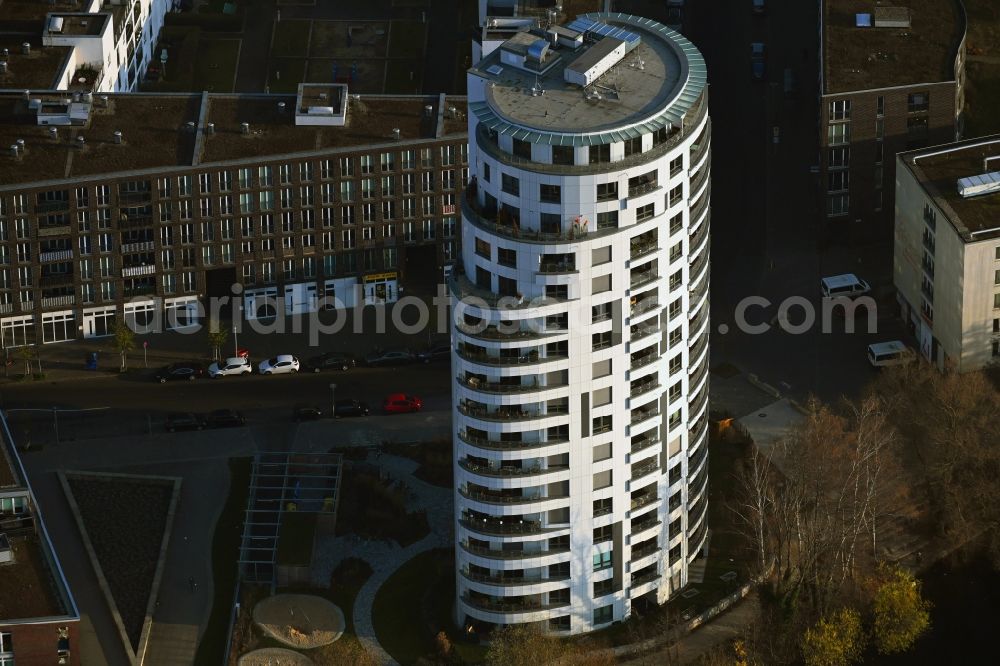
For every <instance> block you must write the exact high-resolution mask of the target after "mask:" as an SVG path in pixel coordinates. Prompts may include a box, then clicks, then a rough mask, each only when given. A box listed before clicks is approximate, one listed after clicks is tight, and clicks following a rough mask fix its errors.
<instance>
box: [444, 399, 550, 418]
mask: <svg viewBox="0 0 1000 666" xmlns="http://www.w3.org/2000/svg"><path fill="white" fill-rule="evenodd" d="M458 411H459V412H460V413H461V414H464V415H465V416H469V417H472V418H475V419H479V420H480V421H499V422H504V421H530V420H532V419H544V418H546V417H549V416H563V415H566V414H569V404H567V403H558V404H549V405H534V406H532V407H531V408H530V409H529V408H526V406H524V405H498V406H494V405H485V404H483V403H480V402H475V401H472V400H463V401H461V402H459V404H458Z"/></svg>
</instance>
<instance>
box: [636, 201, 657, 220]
mask: <svg viewBox="0 0 1000 666" xmlns="http://www.w3.org/2000/svg"><path fill="white" fill-rule="evenodd" d="M653 215H655V205H654V204H646V205H645V206H640V207H638V208H636V209H635V221H636V222H643V221H645V220H651V219H653Z"/></svg>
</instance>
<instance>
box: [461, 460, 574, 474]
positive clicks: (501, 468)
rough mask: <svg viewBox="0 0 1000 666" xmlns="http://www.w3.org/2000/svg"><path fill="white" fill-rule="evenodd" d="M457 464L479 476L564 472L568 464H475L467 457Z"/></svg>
mask: <svg viewBox="0 0 1000 666" xmlns="http://www.w3.org/2000/svg"><path fill="white" fill-rule="evenodd" d="M458 466H459V467H461V468H462V469H464V470H466V471H469V472H472V473H473V474H478V475H479V476H497V477H504V476H536V475H539V474H552V473H555V472H565V471H566V470H568V469H569V465H549V466H548V467H542V466H541V465H529V466H525V467H512V466H509V465H477V464H475V463H472V462H469V461H468V459H465V458H463V459H461V460H459V461H458Z"/></svg>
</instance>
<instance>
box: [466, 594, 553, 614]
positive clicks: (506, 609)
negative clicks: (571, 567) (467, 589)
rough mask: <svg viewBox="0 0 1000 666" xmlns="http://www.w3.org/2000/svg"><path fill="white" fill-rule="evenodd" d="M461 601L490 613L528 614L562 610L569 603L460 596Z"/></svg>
mask: <svg viewBox="0 0 1000 666" xmlns="http://www.w3.org/2000/svg"><path fill="white" fill-rule="evenodd" d="M462 601H464V602H465V603H466V604H468V605H469V606H472V607H473V608H478V609H480V610H485V611H489V612H491V613H528V612H531V611H544V610H552V609H553V608H563V607H564V606H569V601H568V600H567V601H561V602H556V603H548V604H543V603H542V602H540V601H534V600H530V599H524V600H522V601H496V600H493V599H481V598H478V597H472V596H470V595H467V594H463V595H462Z"/></svg>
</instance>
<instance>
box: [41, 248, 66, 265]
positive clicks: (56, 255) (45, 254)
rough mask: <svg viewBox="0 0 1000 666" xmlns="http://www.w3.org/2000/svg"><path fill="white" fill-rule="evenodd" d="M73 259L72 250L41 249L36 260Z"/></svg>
mask: <svg viewBox="0 0 1000 666" xmlns="http://www.w3.org/2000/svg"><path fill="white" fill-rule="evenodd" d="M72 259H73V250H43V251H41V252H39V253H38V260H39V261H41V262H43V263H47V262H53V261H70V260H72Z"/></svg>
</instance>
